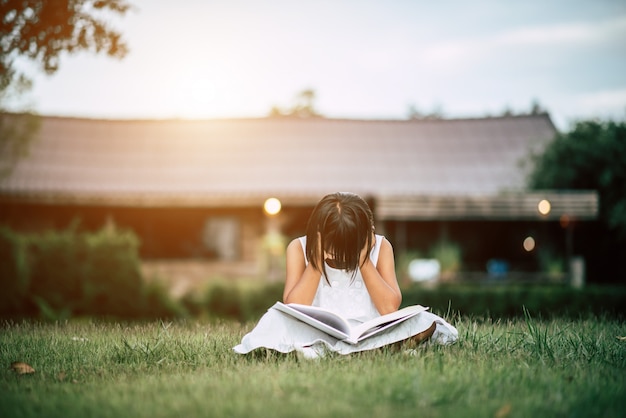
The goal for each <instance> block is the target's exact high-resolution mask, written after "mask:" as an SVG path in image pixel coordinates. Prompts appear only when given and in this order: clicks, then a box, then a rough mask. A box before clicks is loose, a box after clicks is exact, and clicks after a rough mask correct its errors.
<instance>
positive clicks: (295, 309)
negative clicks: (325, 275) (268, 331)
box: [274, 302, 350, 340]
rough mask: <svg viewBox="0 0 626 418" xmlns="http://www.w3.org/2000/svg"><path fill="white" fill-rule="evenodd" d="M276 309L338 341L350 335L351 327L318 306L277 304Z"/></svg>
mask: <svg viewBox="0 0 626 418" xmlns="http://www.w3.org/2000/svg"><path fill="white" fill-rule="evenodd" d="M274 308H276V309H278V310H279V311H281V312H284V313H286V314H288V315H291V316H293V317H294V318H296V319H299V320H300V321H302V322H305V323H307V324H309V325H311V326H312V327H314V328H317V329H319V330H321V331H324V332H325V333H327V334H328V335H331V336H333V337H335V338H337V339H340V340H343V339H346V338H347V337H348V335H349V334H350V325H349V324H348V322H347V321H346V320H345V319H343V318H342V317H341V316H339V315H338V314H336V313H334V312H332V311H329V310H327V309H324V308H319V307H316V306H309V305H300V304H296V303H289V304H287V305H285V304H284V303H281V302H276V303H275V304H274Z"/></svg>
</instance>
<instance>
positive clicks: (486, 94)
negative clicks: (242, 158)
mask: <svg viewBox="0 0 626 418" xmlns="http://www.w3.org/2000/svg"><path fill="white" fill-rule="evenodd" d="M129 2H130V3H131V4H132V5H133V6H134V7H133V9H132V10H130V11H129V12H128V13H127V14H126V15H125V16H124V17H122V18H110V19H109V20H110V21H111V24H112V25H113V26H114V27H115V28H117V29H119V30H120V31H121V32H122V33H123V35H124V38H125V39H126V41H127V43H128V46H129V50H130V51H129V54H128V55H127V56H126V57H125V58H124V59H122V60H116V59H112V58H109V57H106V56H103V55H94V54H87V53H83V54H77V55H71V56H70V55H66V56H63V57H62V59H61V63H60V70H59V71H58V72H57V73H56V74H54V75H52V76H46V75H44V74H42V73H38V72H36V71H35V70H33V69H32V68H30V67H29V66H28V65H26V64H22V67H23V68H24V69H26V71H29V72H30V74H31V75H32V76H33V78H34V82H35V83H34V87H33V89H32V90H31V92H30V93H29V94H28V95H27V96H24V97H22V98H21V100H20V101H16V102H12V103H11V106H13V108H14V109H17V108H20V107H24V106H27V107H30V108H31V109H32V110H34V111H36V112H38V113H40V114H43V115H59V116H77V117H90V118H107V119H109V118H115V119H118V118H121V119H133V118H142V119H143V118H148V119H153V118H183V119H187V118H188V119H204V118H232V117H235V118H239V117H263V116H266V115H267V114H268V113H269V112H270V109H271V108H272V107H274V106H277V107H279V108H281V109H286V108H289V107H290V106H293V105H294V103H295V98H296V97H297V95H298V93H299V92H301V91H303V90H305V89H312V90H313V91H314V92H315V101H314V106H315V109H316V110H317V111H318V112H319V113H321V114H322V115H324V116H326V117H330V118H354V119H406V118H407V117H408V115H409V109H410V108H411V107H413V108H415V109H417V110H418V111H420V112H422V113H431V112H433V111H437V112H439V113H441V114H443V116H444V117H448V118H457V117H481V116H485V115H492V116H493V115H498V114H501V113H502V112H503V111H504V110H506V109H509V110H511V111H513V112H516V113H517V112H527V111H529V110H530V108H531V105H532V103H533V102H538V103H539V104H540V106H541V107H542V108H544V109H546V110H547V111H548V112H549V113H550V116H551V117H552V120H553V122H554V123H555V125H556V126H557V128H558V129H560V130H567V129H569V128H571V127H572V126H573V123H574V122H575V121H577V120H581V119H590V118H601V119H618V120H623V119H626V1H624V0H586V1H581V0H550V1H545V0H511V1H500V0H474V1H471V2H468V1H460V0H442V1H438V2H435V1H432V0H429V1H422V0H385V1H382V0H378V1H373V0H316V1H311V0H297V1H293V0H266V1H256V0H221V1H217V0H181V1H178V2H172V1H171V0H129Z"/></svg>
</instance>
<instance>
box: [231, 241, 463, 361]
mask: <svg viewBox="0 0 626 418" xmlns="http://www.w3.org/2000/svg"><path fill="white" fill-rule="evenodd" d="M383 239H384V238H383V236H381V235H376V243H375V245H374V248H373V249H372V251H371V253H370V259H371V261H372V263H374V265H376V264H377V262H378V255H379V253H380V247H381V244H382V242H383ZM299 240H300V243H301V244H302V250H303V252H304V253H305V254H306V251H305V248H306V237H300V238H299ZM305 261H306V262H307V264H308V260H306V255H305ZM325 268H326V274H327V279H328V280H325V279H324V278H323V277H322V278H321V279H320V284H319V286H318V289H317V292H316V294H315V298H314V300H313V306H320V307H322V308H326V309H330V310H333V311H335V312H337V313H339V314H341V315H342V316H344V317H346V318H348V319H350V320H355V321H358V322H364V321H367V320H369V319H372V318H374V317H377V316H379V315H380V314H379V313H378V311H377V310H376V307H375V306H374V303H373V302H372V299H371V297H370V295H369V293H368V291H367V287H366V286H365V283H364V282H363V277H362V276H361V272H360V271H359V270H357V271H356V272H355V273H354V274H353V273H352V272H347V271H345V270H340V269H334V268H332V267H330V266H329V265H328V264H326V265H325ZM433 323H436V324H437V326H436V329H435V332H434V333H433V335H432V337H431V341H432V342H434V343H439V344H452V343H454V342H456V340H457V339H458V331H457V329H456V328H455V327H454V326H452V325H451V324H449V323H448V322H446V321H445V320H444V319H443V318H441V317H439V316H437V315H435V314H433V313H431V312H428V311H427V312H421V313H419V314H418V315H417V316H415V317H413V318H410V319H408V320H406V321H404V322H402V323H401V324H399V325H398V326H395V327H393V328H391V329H390V330H389V331H386V332H383V333H380V334H377V335H375V336H373V337H370V338H367V339H365V340H363V341H361V342H360V343H359V344H357V345H353V344H349V343H346V342H343V341H340V340H337V339H336V338H334V337H331V336H330V335H328V334H326V333H324V332H322V331H319V330H317V329H316V328H313V327H311V326H310V325H308V324H305V323H304V322H301V321H299V320H297V319H295V318H293V317H291V316H289V315H287V314H285V313H283V312H280V311H278V310H276V309H274V308H270V309H269V310H268V311H267V312H266V313H265V314H264V315H263V316H262V317H261V319H260V320H259V322H258V323H257V325H256V326H255V327H254V329H253V330H252V331H251V332H249V333H248V334H246V335H245V336H244V337H243V339H242V340H241V343H240V344H239V345H237V346H235V347H234V348H233V350H234V351H235V352H236V353H239V354H245V353H249V352H250V351H252V350H255V349H257V348H261V347H265V348H269V349H272V350H276V351H279V352H281V353H288V352H291V351H294V350H295V351H298V352H301V353H303V354H305V356H308V357H316V356H319V355H323V354H324V353H325V352H326V351H332V352H336V353H339V354H349V353H353V352H358V351H365V350H372V349H375V348H379V347H382V346H384V345H387V344H391V343H395V342H398V341H402V340H405V339H407V338H409V337H412V336H414V335H417V334H419V333H421V332H423V331H426V330H427V329H428V328H430V327H431V326H432V324H433Z"/></svg>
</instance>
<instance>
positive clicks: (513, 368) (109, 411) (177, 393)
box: [0, 311, 626, 418]
mask: <svg viewBox="0 0 626 418" xmlns="http://www.w3.org/2000/svg"><path fill="white" fill-rule="evenodd" d="M452 321H453V322H454V323H455V325H456V326H457V327H458V329H459V333H460V339H459V342H458V343H457V344H455V345H453V346H449V347H439V346H429V345H423V346H421V347H419V348H418V349H417V350H416V352H415V353H414V355H407V354H405V353H403V352H395V351H391V350H389V349H380V350H377V351H372V352H366V353H361V354H355V355H350V356H329V357H327V358H324V359H322V360H319V361H307V360H301V359H299V358H298V357H297V356H296V355H292V354H289V355H279V354H276V353H273V352H264V351H257V352H255V353H253V354H251V355H248V356H240V355H236V354H234V353H232V351H231V347H232V346H233V345H235V344H236V343H238V341H239V339H240V338H241V336H242V335H243V333H245V332H246V330H248V329H249V328H250V327H252V326H253V323H248V324H245V325H239V324H237V323H235V322H216V323H208V322H202V323H197V322H193V321H187V322H174V323H169V322H168V323H163V322H150V323H143V324H138V323H128V324H121V323H106V322H99V321H70V322H68V323H62V324H40V323H19V324H4V326H2V327H0V364H1V365H2V366H3V367H2V370H1V371H0V416H2V417H41V416H46V417H57V416H58V417H68V418H69V417H189V418H190V417H196V416H212V417H213V416H214V417H264V416H268V417H326V416H333V417H334V416H342V417H369V416H373V417H394V418H399V417H414V416H420V417H451V416H463V417H494V416H496V417H533V416H536V417H544V416H549V417H561V416H563V417H594V416H602V417H618V416H623V413H624V411H625V410H626V341H624V340H621V339H620V338H619V337H623V336H626V324H625V323H624V322H620V321H618V320H614V319H608V318H598V317H589V318H586V319H579V320H563V319H550V320H539V319H536V318H533V317H532V316H531V313H528V312H527V311H526V316H525V318H522V319H516V320H510V321H509V320H507V321H497V320H496V321H493V320H490V319H476V318H468V317H462V318H456V319H453V320H452ZM13 361H24V362H26V363H28V364H30V365H32V366H33V367H34V368H35V369H36V372H35V373H34V374H30V375H19V376H18V375H16V374H15V373H14V372H13V371H12V370H10V368H9V366H10V364H11V362H13Z"/></svg>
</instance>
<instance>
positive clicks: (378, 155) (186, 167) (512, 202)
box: [0, 114, 598, 271]
mask: <svg viewBox="0 0 626 418" xmlns="http://www.w3.org/2000/svg"><path fill="white" fill-rule="evenodd" d="M555 133H556V129H555V128H554V125H553V124H552V122H551V120H550V117H549V115H547V114H538V115H525V116H506V117H490V118H474V119H445V120H339V119H325V118H310V119H297V118H258V119H225V120H197V121H196V120H194V121H191V120H189V121H188V120H92V119H76V118H61V117H43V118H42V122H41V128H40V131H39V132H38V136H37V138H36V140H35V141H34V143H33V145H32V148H31V151H30V154H29V155H28V156H27V157H26V158H24V159H22V160H21V161H19V162H18V164H17V166H16V167H15V169H14V170H13V172H12V173H11V174H10V175H9V176H6V177H4V178H2V179H0V205H1V209H0V222H2V223H3V224H8V225H12V226H13V227H15V228H17V229H24V230H41V229H45V228H63V227H66V226H67V225H69V224H70V223H71V222H72V220H74V219H80V222H81V227H84V228H99V227H100V226H102V225H103V224H104V223H105V222H107V221H111V220H113V221H114V222H115V223H116V224H117V225H119V226H122V227H128V228H131V229H133V230H134V231H135V232H136V233H137V234H138V236H139V237H140V238H141V240H142V247H141V254H142V256H143V257H144V258H146V259H165V258H167V259H190V258H193V259H201V260H214V261H215V262H218V261H219V262H222V263H227V264H229V265H232V266H239V267H241V266H247V268H248V271H253V270H254V269H255V268H257V267H258V263H259V248H261V247H262V243H263V236H264V235H265V234H266V233H267V232H268V231H272V230H275V229H276V228H279V230H280V232H281V233H282V234H283V236H285V237H286V238H292V237H295V236H298V235H300V234H302V233H303V231H304V228H305V224H306V220H307V218H308V215H309V213H310V211H311V210H312V208H313V206H314V205H315V203H316V202H317V201H318V200H319V199H320V198H321V197H322V196H323V195H325V194H327V193H330V192H334V191H352V192H355V193H358V194H360V195H361V196H363V197H364V198H365V199H366V200H368V202H369V203H370V204H371V206H372V209H373V211H374V214H375V217H376V220H377V225H376V227H377V231H379V232H382V233H384V234H385V235H386V236H388V237H389V239H390V240H391V241H392V243H394V246H395V249H396V254H398V257H400V255H402V254H405V253H408V252H410V251H417V252H419V253H421V254H423V255H426V254H427V252H428V251H429V247H430V246H432V245H433V243H435V242H439V241H441V240H443V241H452V242H456V243H458V244H459V245H460V246H461V247H462V249H463V266H464V269H466V270H468V271H484V270H485V263H486V262H487V261H488V260H491V259H506V260H509V261H510V263H511V266H512V267H511V268H512V269H517V270H533V269H536V268H537V255H535V254H534V253H533V252H532V251H524V250H523V246H522V243H523V241H524V240H525V239H526V238H528V237H531V238H532V239H534V240H536V241H537V242H538V244H537V245H538V247H540V246H541V245H540V243H543V242H549V243H551V245H557V246H561V247H562V246H563V245H564V244H563V242H565V241H564V239H563V236H564V232H563V230H562V229H563V228H562V227H561V224H562V223H563V219H565V217H567V219H576V220H577V221H586V220H593V219H595V217H596V215H597V205H598V202H597V194H596V193H595V192H594V191H588V192H580V191H577V192H571V191H545V192H540V193H539V192H528V191H527V190H526V188H525V176H526V174H527V170H528V167H527V166H524V165H523V164H522V163H523V161H524V159H526V158H527V157H528V155H529V152H531V151H532V150H540V149H541V148H542V147H543V146H545V144H546V142H547V141H549V140H550V139H551V138H552V137H553V136H554V135H555ZM269 197H275V198H278V199H279V200H280V202H281V203H282V210H281V212H280V213H279V214H278V215H275V216H269V215H267V214H265V213H264V211H263V204H264V202H265V200H266V199H267V198H269ZM542 200H547V201H548V202H549V204H550V210H549V211H548V212H545V213H544V214H542V213H540V212H539V210H538V204H539V202H540V201H542ZM235 270H236V269H235ZM244 270H245V269H244Z"/></svg>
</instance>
